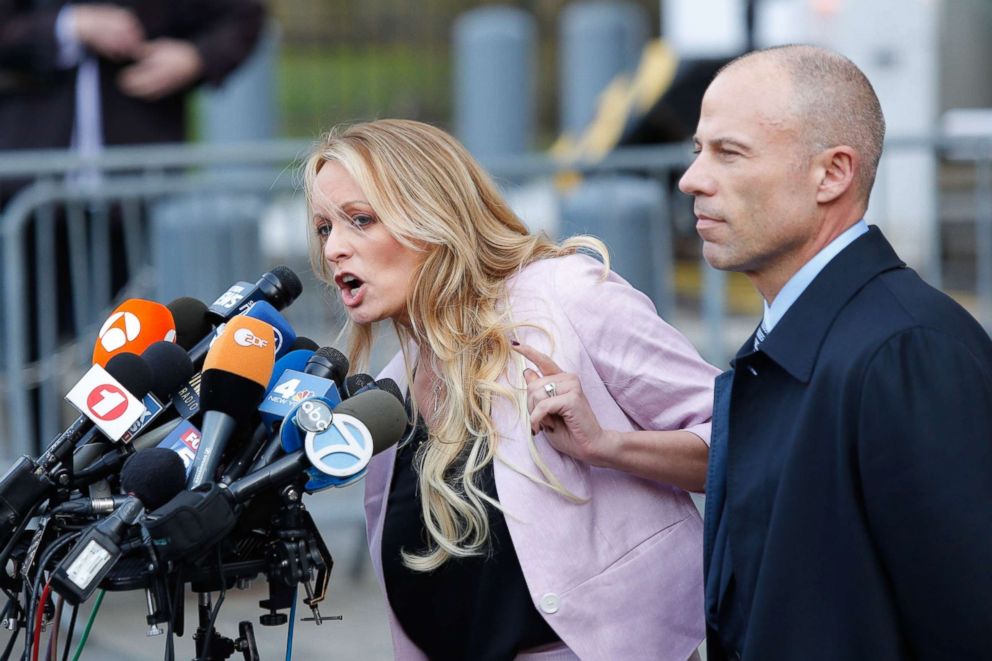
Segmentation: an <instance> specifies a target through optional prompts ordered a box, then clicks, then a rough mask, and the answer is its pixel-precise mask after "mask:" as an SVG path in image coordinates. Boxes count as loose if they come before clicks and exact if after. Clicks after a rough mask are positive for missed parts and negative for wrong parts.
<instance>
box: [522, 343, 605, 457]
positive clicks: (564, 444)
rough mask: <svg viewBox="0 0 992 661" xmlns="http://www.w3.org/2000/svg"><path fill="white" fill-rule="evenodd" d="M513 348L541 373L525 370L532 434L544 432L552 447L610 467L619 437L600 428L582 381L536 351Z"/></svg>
mask: <svg viewBox="0 0 992 661" xmlns="http://www.w3.org/2000/svg"><path fill="white" fill-rule="evenodd" d="M513 348H514V349H515V350H516V351H517V352H518V353H520V354H521V355H522V356H524V357H525V358H526V359H527V360H529V361H530V362H532V363H533V364H534V365H535V366H536V367H537V369H538V370H540V372H541V373H540V374H539V373H538V372H536V371H534V370H532V369H530V368H527V369H525V370H524V379H525V380H526V381H527V410H528V411H530V427H531V432H532V433H534V434H536V433H537V432H538V431H539V430H540V431H543V432H544V436H545V438H547V439H548V442H549V443H550V444H551V446H552V447H554V448H555V449H556V450H558V451H559V452H563V453H564V454H567V455H571V456H572V457H575V458H576V459H578V460H580V461H584V462H586V463H588V464H593V465H598V466H601V465H605V464H606V463H609V462H608V461H606V458H607V457H609V455H610V453H611V450H612V449H613V448H614V447H615V446H616V433H615V432H611V431H608V430H605V429H603V428H602V427H600V425H599V421H598V420H597V419H596V415H595V414H594V413H593V411H592V407H591V406H590V405H589V400H588V399H586V396H585V394H584V393H583V392H582V384H581V383H580V382H579V377H578V376H576V375H575V374H570V373H568V372H563V371H562V369H561V368H560V367H558V365H556V364H555V362H554V361H553V360H551V358H550V357H549V356H547V355H545V354H543V353H541V352H540V351H538V350H537V349H535V348H533V347H530V346H527V345H526V344H517V343H514V345H513Z"/></svg>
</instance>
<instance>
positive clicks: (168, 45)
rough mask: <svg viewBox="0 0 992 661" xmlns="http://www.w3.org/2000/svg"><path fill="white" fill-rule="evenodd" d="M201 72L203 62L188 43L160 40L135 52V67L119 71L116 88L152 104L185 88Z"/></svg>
mask: <svg viewBox="0 0 992 661" xmlns="http://www.w3.org/2000/svg"><path fill="white" fill-rule="evenodd" d="M202 72H203V58H202V57H201V56H200V52H199V51H198V50H197V49H196V47H195V46H194V45H193V44H192V43H190V42H188V41H183V40H181V39H168V38H165V37H163V38H160V39H154V40H152V41H149V42H147V43H145V44H144V45H143V46H142V47H141V48H140V49H139V50H138V52H137V54H136V57H135V63H134V64H132V65H129V66H127V67H125V68H124V69H123V70H122V71H121V73H120V76H118V78H117V84H118V85H119V86H120V88H121V90H123V91H124V93H125V94H128V95H130V96H136V97H138V98H140V99H145V100H147V101H154V100H156V99H160V98H162V97H163V96H167V95H169V94H172V93H173V92H178V91H179V90H182V89H184V88H186V87H188V86H189V85H191V84H192V83H194V82H195V81H196V80H197V79H198V78H199V77H200V74H201V73H202Z"/></svg>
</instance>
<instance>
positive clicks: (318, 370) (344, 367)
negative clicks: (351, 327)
mask: <svg viewBox="0 0 992 661" xmlns="http://www.w3.org/2000/svg"><path fill="white" fill-rule="evenodd" d="M347 373H348V359H347V358H346V357H345V355H344V354H343V353H341V352H340V351H338V350H337V349H334V348H332V347H322V348H320V349H318V350H317V351H316V352H314V353H312V354H311V355H310V356H309V358H308V359H307V362H306V365H305V366H304V368H303V372H302V373H301V372H297V371H295V370H291V369H288V370H285V371H284V372H283V373H282V374H281V375H280V376H279V380H278V382H276V383H275V384H270V385H271V387H270V389H269V390H270V393H271V394H270V395H268V396H267V397H266V398H265V400H264V401H263V402H262V405H261V406H260V407H259V412H260V413H261V414H262V420H263V422H268V423H269V428H270V429H271V430H272V432H273V436H272V438H271V439H270V440H269V443H268V444H267V445H266V446H265V447H264V449H263V450H262V451H261V452H260V453H259V455H258V458H257V459H256V460H255V463H253V464H252V470H255V469H258V468H261V467H262V466H265V465H266V464H268V463H269V462H271V461H272V460H273V459H275V458H276V457H277V456H278V455H279V454H280V452H282V451H284V450H285V451H286V452H291V451H293V450H296V449H298V448H299V447H300V445H299V444H297V445H295V446H294V445H287V444H286V440H285V438H286V437H284V436H283V435H282V434H281V433H279V430H278V429H277V427H278V426H279V425H280V424H281V423H282V420H283V419H284V418H285V417H286V415H287V414H288V413H289V412H290V411H292V410H293V408H294V407H295V406H296V405H297V404H298V403H299V402H301V401H303V400H305V399H307V398H310V397H315V396H320V397H324V398H326V399H328V400H329V401H330V403H331V406H332V407H334V406H337V404H338V403H340V401H341V395H340V394H339V392H338V389H337V386H336V385H335V384H337V383H343V380H344V378H345V375H346V374H347Z"/></svg>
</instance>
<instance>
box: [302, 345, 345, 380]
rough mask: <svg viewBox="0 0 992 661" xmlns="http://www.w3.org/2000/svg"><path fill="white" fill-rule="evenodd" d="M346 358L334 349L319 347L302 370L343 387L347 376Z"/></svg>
mask: <svg viewBox="0 0 992 661" xmlns="http://www.w3.org/2000/svg"><path fill="white" fill-rule="evenodd" d="M349 367H350V365H349V364H348V357H347V356H345V355H344V354H343V353H341V352H340V351H338V350H337V349H335V348H334V347H321V348H319V349H317V350H316V351H314V353H313V355H312V356H310V359H309V360H308V361H307V366H306V368H305V369H304V370H303V371H304V372H306V373H307V374H313V375H314V376H319V377H321V378H323V379H330V380H331V381H333V382H334V383H335V385H340V386H343V385H344V382H345V379H346V377H347V376H348V369H349Z"/></svg>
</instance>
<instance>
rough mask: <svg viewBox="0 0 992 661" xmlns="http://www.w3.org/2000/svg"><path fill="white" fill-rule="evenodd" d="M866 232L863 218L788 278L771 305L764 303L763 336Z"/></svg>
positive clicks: (769, 331) (866, 226) (770, 330)
mask: <svg viewBox="0 0 992 661" xmlns="http://www.w3.org/2000/svg"><path fill="white" fill-rule="evenodd" d="M867 231H868V223H866V222H865V221H864V219H863V218H862V219H861V220H859V221H858V222H857V223H855V224H854V225H851V226H850V227H848V228H847V229H846V230H844V232H843V233H841V235H840V236H838V237H837V238H836V239H834V240H833V241H831V242H830V243H828V244H827V245H826V247H824V248H823V250H821V251H820V252H818V253H816V255H814V256H813V259H811V260H809V261H808V262H806V263H805V264H803V267H802V268H801V269H799V270H798V271H796V273H795V275H793V276H792V277H791V278H789V281H788V282H786V283H785V286H784V287H782V290H781V291H779V293H778V296H776V297H775V300H774V301H772V304H771V305H768V301H765V302H764V306H765V313H764V316H763V317H762V320H761V325H762V326H763V327H764V331H765V335H768V333H771V332H772V329H773V328H775V324H777V323H778V322H779V320H781V319H782V317H784V316H785V313H786V312H788V310H789V308H790V307H792V304H793V303H795V302H796V299H798V298H799V296H800V295H802V293H803V292H804V291H806V288H807V287H809V284H810V283H811V282H813V280H814V279H815V278H816V276H817V275H819V274H820V271H822V270H823V268H824V267H825V266H826V265H827V264H829V263H830V260H831V259H833V258H834V257H836V256H837V255H838V254H839V253H840V251H841V250H843V249H844V248H846V247H847V246H849V245H851V243H852V242H853V241H854V240H855V239H856V238H858V237H859V236H861V235H862V234H864V233H865V232H867Z"/></svg>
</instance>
